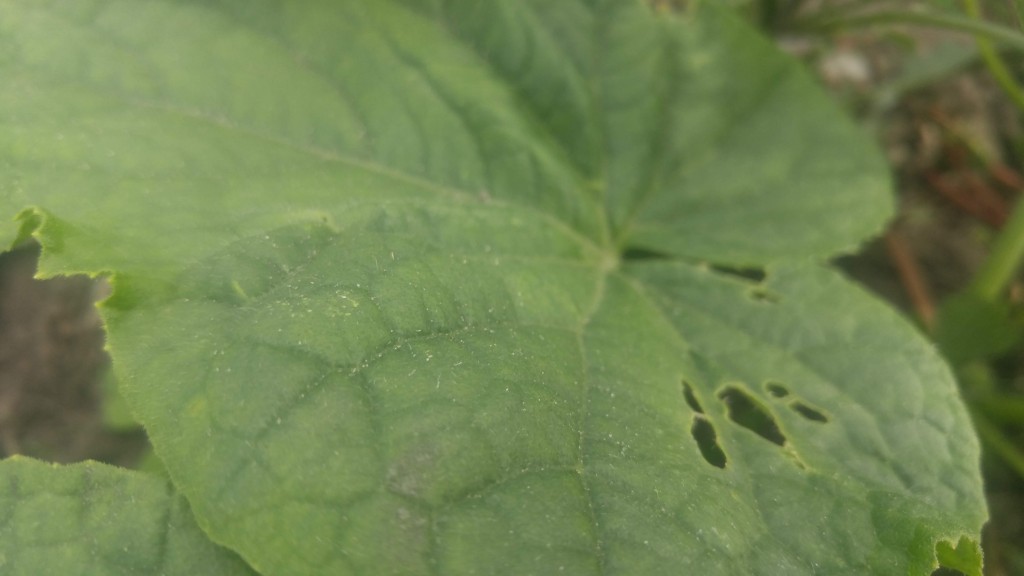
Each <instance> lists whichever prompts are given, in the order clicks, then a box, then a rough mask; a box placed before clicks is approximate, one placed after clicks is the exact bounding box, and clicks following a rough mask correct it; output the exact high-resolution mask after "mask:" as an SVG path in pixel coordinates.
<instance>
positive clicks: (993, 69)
mask: <svg viewBox="0 0 1024 576" xmlns="http://www.w3.org/2000/svg"><path fill="white" fill-rule="evenodd" d="M963 3H964V11H965V12H967V15H968V16H969V17H970V18H972V19H973V20H974V21H975V22H982V19H981V8H979V7H978V2H977V0H963ZM974 41H975V43H976V44H977V45H978V53H979V54H981V59H982V61H984V62H985V66H986V67H987V68H988V71H989V73H990V74H992V77H993V78H994V79H995V81H996V83H998V84H999V87H1000V88H1002V89H1003V92H1005V93H1006V95H1007V96H1009V97H1010V100H1013V103H1014V104H1016V105H1017V107H1018V108H1020V109H1021V110H1024V91H1021V89H1020V86H1018V85H1017V81H1016V80H1014V78H1013V74H1012V73H1011V72H1010V69H1009V68H1007V67H1006V64H1005V63H1004V62H1003V59H1002V58H1000V57H999V54H998V53H997V52H996V49H995V46H994V45H993V44H992V41H991V40H989V39H988V38H986V37H985V36H983V35H981V34H975V36H974Z"/></svg>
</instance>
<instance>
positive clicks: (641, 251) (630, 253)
mask: <svg viewBox="0 0 1024 576" xmlns="http://www.w3.org/2000/svg"><path fill="white" fill-rule="evenodd" d="M666 258H668V255H666V254H663V253H661V252H656V251H654V250H648V249H646V248H626V251H625V252H623V253H622V259H623V260H664V259H666Z"/></svg>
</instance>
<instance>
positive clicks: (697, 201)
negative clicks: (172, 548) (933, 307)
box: [0, 0, 986, 575]
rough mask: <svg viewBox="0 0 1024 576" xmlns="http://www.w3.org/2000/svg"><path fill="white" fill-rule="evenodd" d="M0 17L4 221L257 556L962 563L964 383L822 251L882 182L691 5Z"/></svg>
mask: <svg viewBox="0 0 1024 576" xmlns="http://www.w3.org/2000/svg"><path fill="white" fill-rule="evenodd" d="M0 8H2V10H0V13H2V14H3V16H2V17H0V74H2V76H3V78H4V82H3V83H2V84H0V110H3V111H4V114H3V115H0V163H2V164H0V166H2V168H3V170H2V174H3V177H2V178H0V202H2V206H5V207H7V209H8V210H10V213H11V214H14V213H18V211H20V210H23V211H21V212H20V227H11V229H10V230H6V231H3V232H0V233H2V234H7V236H6V238H7V239H16V238H22V237H25V236H28V235H32V236H34V237H36V238H37V239H38V240H39V241H40V242H41V243H42V244H43V247H44V254H43V261H42V262H41V264H40V268H41V271H42V273H43V274H61V273H70V272H87V273H93V274H96V273H106V274H110V275H111V277H112V279H113V282H114V286H115V292H114V295H113V296H112V297H111V298H110V299H109V300H108V301H107V302H106V303H105V305H104V317H105V319H106V321H107V326H108V330H109V347H110V349H111V353H112V355H113V357H114V363H115V369H116V371H117V373H118V377H119V379H120V381H121V382H122V383H123V391H124V394H125V396H126V398H127V400H128V402H129V404H130V405H131V406H132V407H133V409H134V411H135V414H136V416H137V417H138V418H139V420H140V421H141V422H142V423H144V424H145V425H146V427H147V430H148V431H149V433H150V436H151V438H152V441H153V444H154V447H155V449H156V451H157V453H158V454H159V455H160V457H161V458H162V459H163V460H164V462H165V463H166V466H167V470H168V472H169V474H170V476H171V478H172V479H173V482H174V483H175V485H176V486H177V488H178V489H180V490H181V492H182V493H184V494H185V495H186V496H187V497H188V498H189V500H190V503H191V505H192V508H193V510H194V512H195V514H196V516H197V518H198V519H199V523H200V525H202V526H203V527H204V528H205V529H206V530H207V531H208V533H209V534H210V536H211V537H212V538H213V539H214V540H215V541H217V542H222V543H224V544H225V545H227V546H229V547H231V548H233V549H235V550H237V551H238V552H239V553H240V554H241V555H242V556H243V557H245V558H246V559H247V560H248V561H249V562H250V563H251V564H252V566H253V567H255V568H256V569H257V570H259V571H261V572H262V573H265V574H282V575H283V574H287V575H293V574H391V573H395V574H398V573H401V574H472V573H478V574H499V573H506V574H516V575H519V574H547V573H570V574H667V573H679V572H680V571H684V572H686V573H695V574H696V573H699V574H746V573H750V574H783V573H785V574H799V573H807V574H810V573H817V574H850V573H892V574H902V573H909V574H928V573H929V572H930V571H931V569H932V568H933V567H934V566H935V565H936V563H937V552H936V548H937V547H938V548H939V552H940V553H939V556H941V557H943V558H946V559H949V561H950V562H953V561H954V560H953V558H954V556H955V557H956V558H957V559H956V560H955V561H956V562H957V566H958V567H961V568H962V566H963V564H965V563H967V564H969V563H970V561H971V560H972V559H977V555H976V554H973V553H972V552H971V551H972V550H976V548H977V538H978V532H979V529H980V526H981V524H982V522H983V521H984V519H985V515H986V512H985V505H984V501H983V498H982V494H981V481H980V478H979V474H978V466H977V459H978V448H977V443H976V440H975V438H974V435H973V433H972V432H971V428H970V424H969V421H968V418H967V416H966V413H965V410H964V408H963V406H962V404H961V402H960V400H959V397H958V395H957V392H956V389H955V386H954V383H953V380H952V378H951V377H950V375H949V372H948V371H947V370H946V368H945V367H944V365H943V364H942V362H941V361H940V360H939V358H938V357H937V355H936V354H935V352H934V351H933V349H932V348H931V347H930V346H929V345H928V344H926V343H925V342H924V341H923V340H922V339H921V338H920V337H919V336H918V335H917V334H916V333H915V332H914V330H913V329H912V328H910V327H909V326H908V325H907V324H906V323H904V322H903V321H902V320H900V319H899V318H898V317H897V316H896V315H894V314H893V313H891V312H889V311H887V310H886V309H885V308H884V307H883V306H882V305H880V304H877V303H875V302H874V301H873V300H872V299H871V298H870V297H868V296H866V295H864V294H863V293H861V292H860V291H859V290H858V289H856V288H854V287H852V286H851V285H849V284H848V283H847V282H846V281H844V280H843V279H842V278H839V277H837V276H836V275H835V273H833V272H831V271H829V270H828V269H827V268H823V267H821V266H819V265H818V264H815V263H813V262H814V261H820V260H822V259H824V258H827V257H828V256H830V255H833V254H835V253H837V252H840V251H843V250H846V249H849V248H852V247H854V246H855V245H856V244H857V242H858V241H860V240H861V239H863V238H864V237H866V236H868V235H869V234H870V233H872V232H874V231H875V230H877V229H878V228H879V227H880V226H881V223H882V221H883V220H884V218H885V217H886V215H887V214H888V213H889V200H888V197H887V186H886V178H885V169H884V166H883V164H882V163H881V161H880V160H879V159H878V157H877V154H876V153H875V152H874V150H873V148H872V147H871V146H870V144H869V143H868V142H867V141H866V140H865V139H864V138H863V137H862V136H861V135H859V134H858V133H857V131H856V129H855V128H853V127H852V126H851V125H850V123H849V122H847V121H846V120H845V119H844V118H843V117H842V116H841V115H840V114H839V113H838V112H837V111H835V110H834V109H833V108H832V107H831V106H830V105H829V103H828V102H827V100H826V99H825V98H824V97H823V96H822V95H821V94H819V93H818V92H817V91H816V90H815V88H814V87H813V84H812V83H811V82H810V81H809V80H808V79H807V78H806V77H805V75H804V74H803V73H802V71H801V70H800V68H799V67H798V66H797V65H796V64H795V63H793V62H791V61H789V60H788V59H786V58H784V57H783V56H781V55H779V54H777V53H776V52H775V51H774V50H773V49H772V47H771V46H770V45H769V44H768V43H766V42H765V41H764V40H762V39H760V38H759V37H757V35H756V34H755V33H753V32H752V31H751V30H749V29H748V28H747V27H746V26H745V25H744V24H743V23H742V22H740V21H738V20H737V19H736V18H735V17H734V16H733V15H731V14H730V13H729V12H728V11H726V10H724V9H722V8H720V7H718V6H716V5H715V4H714V3H711V2H704V3H693V5H692V6H691V7H690V8H689V9H688V11H686V12H684V13H682V14H668V13H659V12H658V11H656V10H653V9H651V8H648V7H647V6H646V5H645V4H642V3H640V2H634V1H630V0H617V1H615V0H608V1H598V0H592V1H572V0H559V1H554V2H553V1H551V0H536V1H528V0H504V1H500V0H495V1H493V2H486V3H484V2H477V1H471V0H447V1H443V0H436V1H427V0H422V1H416V0H405V1H400V0H391V1H377V2H363V1H358V0H346V1H336V2H312V1H310V2H269V1H252V0H247V1H241V0H239V1H228V0H225V1H221V2H202V3H193V2H185V1H173V0H165V1H145V2H139V1H131V2H128V1H123V2H118V1H114V0H95V1H92V2H87V1H83V0H75V1H68V2H49V3H44V2H33V3H31V4H27V3H17V2H12V1H10V0H7V1H3V2H0ZM723 266H724V267H723ZM737 267H739V268H744V267H754V268H757V269H759V270H751V269H747V270H742V271H740V272H737ZM760 274H765V275H766V276H765V278H763V279H761V278H759V275H760ZM961 539H963V540H962V541H961ZM958 545H959V547H958V548H957V549H956V553H955V554H954V551H953V550H954V548H953V547H954V546H958ZM965 558H966V559H967V560H963V559H965ZM974 568H979V569H980V567H978V566H975V567H974Z"/></svg>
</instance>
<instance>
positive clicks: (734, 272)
mask: <svg viewBox="0 0 1024 576" xmlns="http://www.w3.org/2000/svg"><path fill="white" fill-rule="evenodd" d="M711 269H712V270H714V271H715V272H718V273H719V274H725V275H726V276H732V277H733V278H740V279H742V280H747V281H750V282H764V279H765V278H767V276H768V275H767V274H765V271H764V270H761V269H760V268H736V267H733V266H722V265H720V264H712V265H711Z"/></svg>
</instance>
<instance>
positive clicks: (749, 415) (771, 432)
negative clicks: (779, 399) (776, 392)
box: [718, 387, 786, 446]
mask: <svg viewBox="0 0 1024 576" xmlns="http://www.w3.org/2000/svg"><path fill="white" fill-rule="evenodd" d="M718 397H719V398H720V399H721V400H722V402H724V403H725V405H726V407H727V408H728V409H729V419H730V420H732V421H733V422H735V423H737V424H739V425H740V426H743V427H744V428H746V429H747V430H750V431H751V432H753V433H755V434H757V435H758V436H760V437H762V438H764V439H765V440H769V441H771V442H774V443H775V444H778V445H779V446H782V445H783V444H785V443H786V437H785V436H783V435H782V431H781V430H779V425H778V424H777V423H776V422H775V418H773V417H772V415H771V412H769V411H768V409H767V408H765V407H764V406H762V405H761V404H760V403H759V402H758V401H757V400H754V399H753V398H751V397H750V395H748V394H747V393H746V392H744V391H743V390H740V389H739V388H734V387H729V388H726V389H725V390H722V391H721V392H719V393H718Z"/></svg>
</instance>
